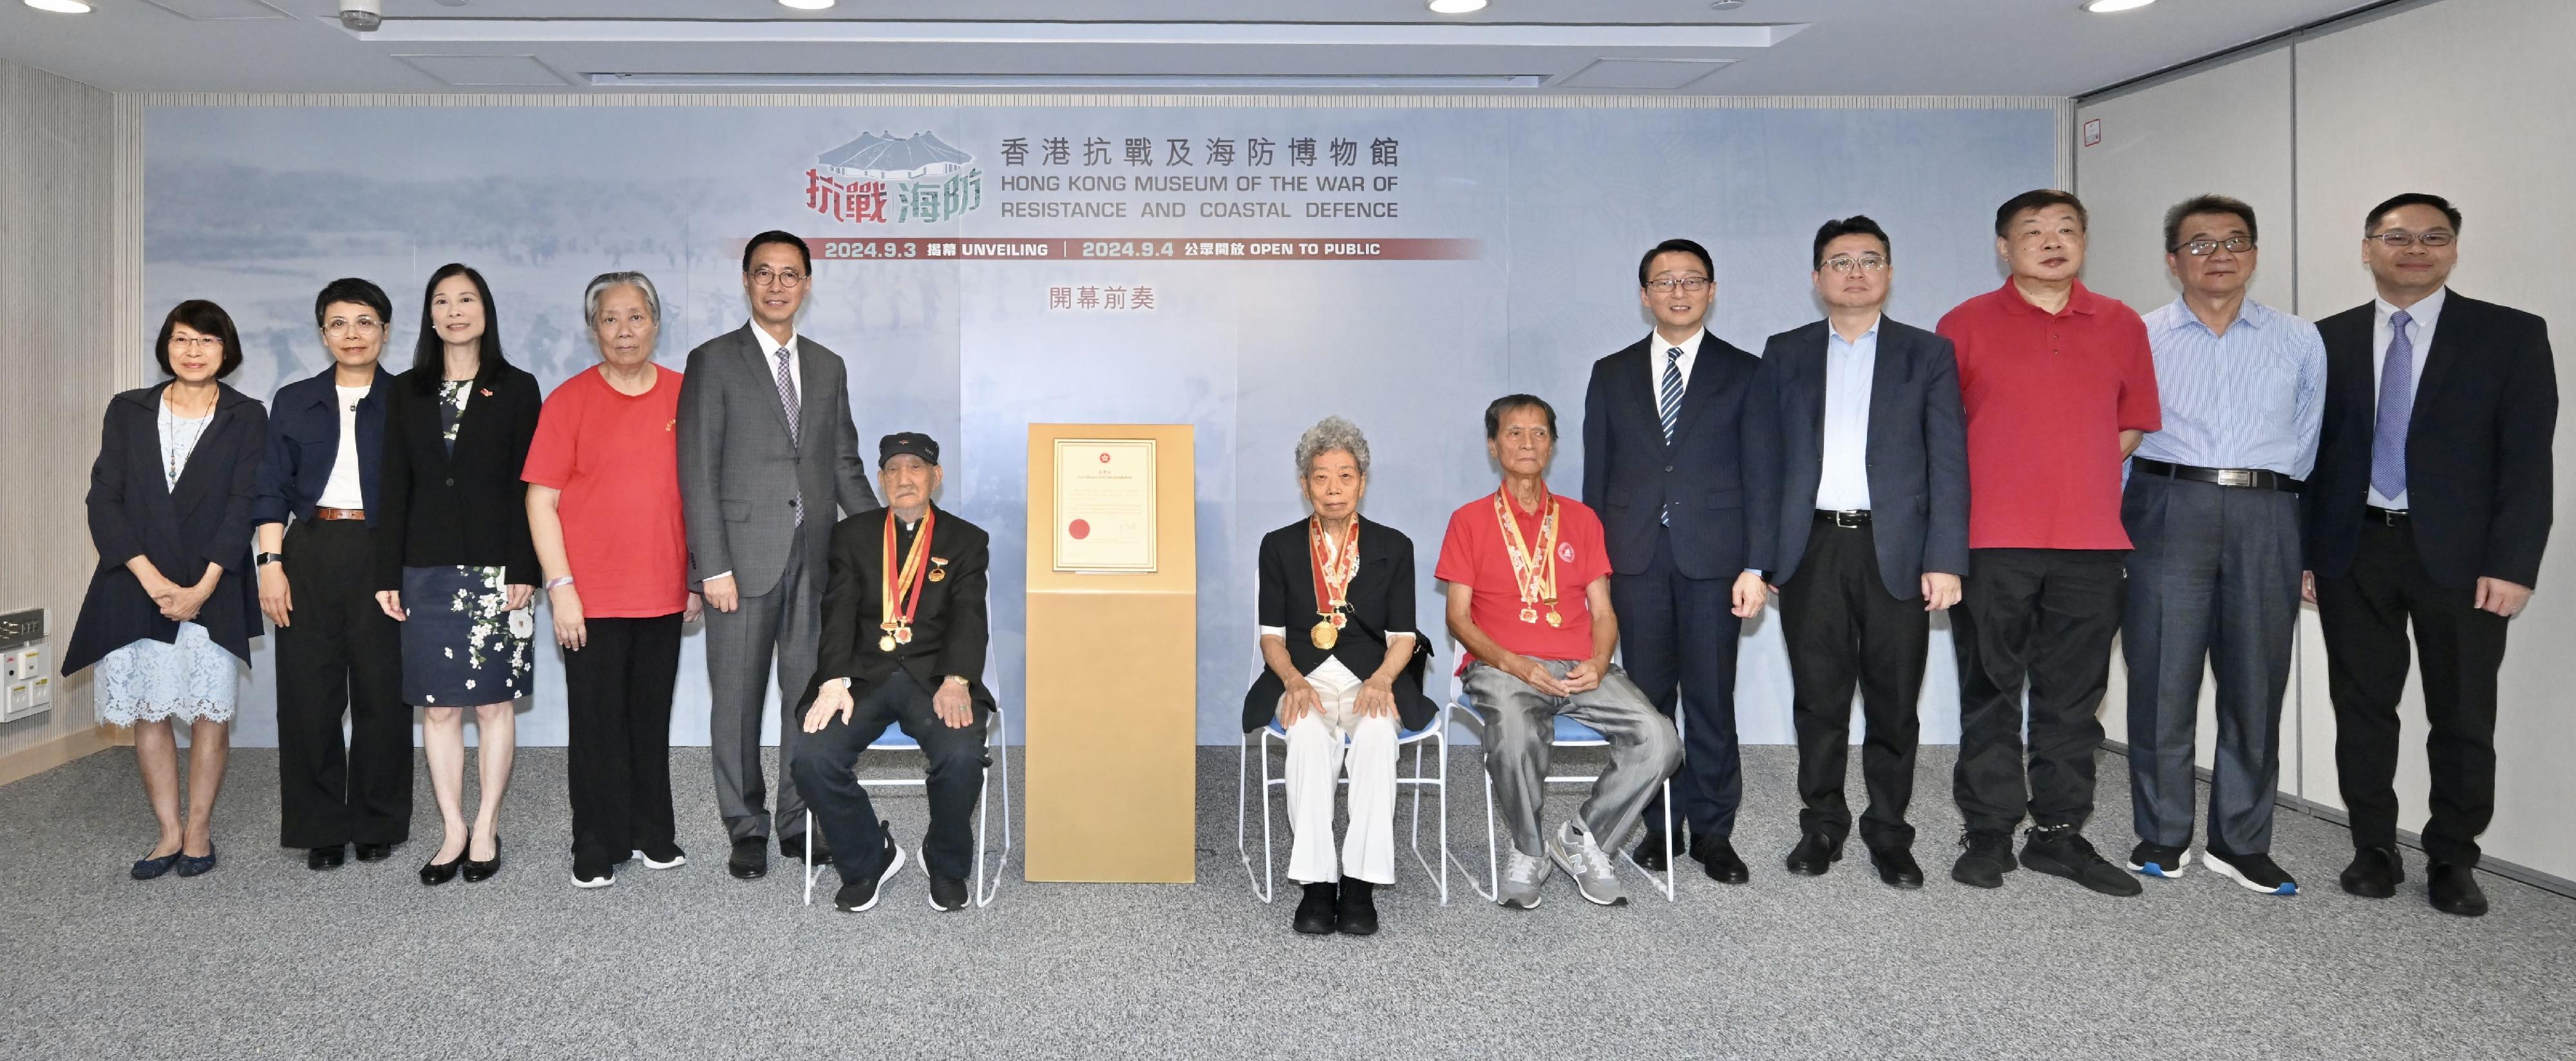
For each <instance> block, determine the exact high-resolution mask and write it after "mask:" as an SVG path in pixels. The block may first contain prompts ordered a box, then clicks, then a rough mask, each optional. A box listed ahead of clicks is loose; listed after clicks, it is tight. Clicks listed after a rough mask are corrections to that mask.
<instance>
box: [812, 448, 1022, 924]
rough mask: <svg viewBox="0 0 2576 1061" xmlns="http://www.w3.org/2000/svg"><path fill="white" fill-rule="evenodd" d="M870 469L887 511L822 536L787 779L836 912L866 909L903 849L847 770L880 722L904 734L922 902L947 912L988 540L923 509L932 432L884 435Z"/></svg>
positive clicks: (968, 825)
mask: <svg viewBox="0 0 2576 1061" xmlns="http://www.w3.org/2000/svg"><path fill="white" fill-rule="evenodd" d="M877 469H878V470H877V483H878V495H879V496H881V497H883V498H885V500H886V505H887V506H888V507H886V508H882V509H878V510H876V511H872V512H862V513H859V514H858V515H855V516H851V517H850V518H848V519H845V520H842V521H841V523H840V525H839V526H837V527H834V528H833V529H832V562H831V578H830V581H829V582H827V583H826V584H825V587H824V590H823V637H822V645H821V648H820V651H819V653H818V654H817V657H816V661H815V668H814V681H813V684H812V685H811V686H809V687H808V688H807V689H806V691H805V695H804V697H803V699H802V701H801V704H800V707H801V708H802V710H803V711H804V715H805V723H804V731H805V733H806V734H807V736H806V737H805V738H804V739H803V740H801V741H799V742H797V746H796V756H795V760H794V762H793V763H791V764H790V766H789V772H790V774H791V775H792V776H794V778H795V779H796V787H797V790H798V791H800V792H802V793H803V794H804V796H805V804H806V806H808V807H811V808H812V809H813V812H814V818H815V821H816V822H817V823H819V824H820V825H821V827H822V829H823V837H824V839H826V840H828V841H830V843H831V845H832V851H833V852H834V854H835V856H836V857H835V858H834V865H835V866H836V867H837V868H838V869H839V870H840V871H841V881H842V884H841V890H840V892H839V893H838V894H837V895H835V896H834V897H833V899H832V905H833V906H834V908H836V909H839V910H841V911H842V912H845V913H856V912H858V911H861V910H866V909H868V908H870V907H873V906H875V905H876V904H877V899H878V897H879V891H880V889H881V888H882V887H883V885H884V884H885V882H886V880H888V879H889V878H891V877H893V876H894V874H895V871H896V870H899V869H902V868H903V864H904V851H903V848H902V847H901V846H900V845H898V844H896V843H895V842H894V837H893V835H892V833H891V832H890V830H889V827H888V823H886V822H885V821H882V820H880V819H879V818H878V817H877V815H876V808H875V807H874V806H873V805H871V804H870V803H869V802H868V793H867V790H866V789H865V788H863V787H861V786H860V785H859V783H858V780H857V776H856V764H857V762H858V758H859V753H860V752H862V751H865V750H866V749H867V746H868V745H869V744H870V743H872V742H874V741H875V740H876V739H877V737H878V736H879V735H881V734H883V733H884V732H885V728H886V725H887V724H888V723H892V724H894V725H897V726H901V727H903V732H904V733H905V734H906V735H907V736H910V737H911V738H912V739H913V740H914V741H915V742H918V743H919V744H920V745H921V750H922V753H923V754H924V755H926V756H927V757H928V758H929V760H930V770H929V779H928V791H929V795H930V833H929V835H928V836H927V837H925V838H924V839H923V840H922V846H921V858H922V864H923V866H924V867H925V868H927V869H928V870H929V871H930V872H929V875H930V905H931V908H932V909H936V910H955V909H958V908H961V907H963V906H965V905H966V902H967V887H966V875H967V874H968V873H969V872H970V871H971V869H972V867H973V864H974V858H975V839H974V829H973V824H972V822H971V821H970V819H971V818H972V817H973V816H974V813H975V800H976V797H977V795H978V794H979V793H980V792H981V791H982V787H983V779H984V773H983V772H984V768H985V766H987V765H988V764H987V763H986V761H985V753H984V727H985V726H986V725H987V724H989V721H990V719H991V716H992V712H993V710H994V706H993V694H992V693H991V692H990V691H989V690H987V689H985V688H984V683H983V675H984V646H985V643H986V641H987V639H988V637H989V632H988V627H987V625H986V617H985V605H984V569H985V565H986V562H987V560H988V558H989V554H990V547H991V541H992V539H991V537H990V536H989V535H987V534H985V533H984V530H983V528H981V527H977V526H976V525H974V524H972V523H968V522H966V521H965V520H963V519H959V518H957V517H956V516H954V515H951V514H949V513H946V512H942V511H940V510H939V508H938V507H937V506H935V505H933V504H931V503H930V498H931V495H933V494H936V493H938V492H939V482H940V469H939V443H937V442H934V441H932V440H931V439H930V436H928V435H923V434H919V433H915V432H909V431H908V432H904V433H902V434H894V435H887V436H886V437H885V438H884V439H883V440H881V441H879V442H878V443H877Z"/></svg>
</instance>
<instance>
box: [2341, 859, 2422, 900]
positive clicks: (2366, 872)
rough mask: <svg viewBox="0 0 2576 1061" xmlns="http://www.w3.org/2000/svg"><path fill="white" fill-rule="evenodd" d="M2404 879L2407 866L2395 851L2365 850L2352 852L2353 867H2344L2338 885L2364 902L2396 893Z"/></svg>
mask: <svg viewBox="0 0 2576 1061" xmlns="http://www.w3.org/2000/svg"><path fill="white" fill-rule="evenodd" d="M2405 879H2406V863H2405V861H2404V860H2402V859H2399V858H2398V857H2397V849H2396V848H2393V847H2365V848H2362V849H2361V850H2359V851H2355V852H2353V853H2352V864H2351V865H2349V866H2345V867H2344V868H2343V877H2342V878H2341V879H2340V880H2338V881H2337V883H2339V884H2342V885H2343V890H2344V891H2346V892H2348V893H2351V894H2353V895H2358V896H2360V897H2362V898H2364V899H2385V898H2388V897H2390V896H2392V895H2395V894H2397V884H2398V882H2399V881H2403V880H2405Z"/></svg>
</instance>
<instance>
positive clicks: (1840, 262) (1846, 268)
mask: <svg viewBox="0 0 2576 1061" xmlns="http://www.w3.org/2000/svg"><path fill="white" fill-rule="evenodd" d="M1888 265H1889V262H1888V260H1887V259H1886V258H1883V257H1880V256H1878V255H1875V254H1868V255H1863V256H1861V257H1858V258H1854V257H1852V256H1850V255H1848V254H1837V255H1834V256H1833V257H1831V258H1827V259H1825V264H1824V271H1825V272H1829V273H1851V272H1864V273H1878V272H1885V271H1887V267H1888Z"/></svg>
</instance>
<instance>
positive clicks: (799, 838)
mask: <svg viewBox="0 0 2576 1061" xmlns="http://www.w3.org/2000/svg"><path fill="white" fill-rule="evenodd" d="M778 853H779V854H780V855H782V856H785V857H787V858H792V859H795V860H797V861H799V862H803V861H805V834H803V833H798V834H796V835H794V836H782V837H779V838H778ZM813 864H814V865H817V866H828V865H831V864H832V845H830V844H827V843H824V842H823V838H822V837H820V836H816V837H815V838H814V863H813Z"/></svg>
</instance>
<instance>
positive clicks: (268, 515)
mask: <svg viewBox="0 0 2576 1061" xmlns="http://www.w3.org/2000/svg"><path fill="white" fill-rule="evenodd" d="M337 371H338V369H337V367H336V366H334V367H332V368H326V369H323V370H322V371H321V373H320V374H319V375H313V376H307V377H305V378H303V379H299V380H296V381H295V382H293V383H289V384H287V385H285V386H283V387H279V388H278V389H277V396H276V397H273V398H271V399H269V402H268V446H267V451H266V453H264V454H263V455H262V456H261V458H260V462H259V478H258V480H257V482H258V487H257V489H256V492H255V493H254V494H253V495H252V497H251V512H250V521H251V525H252V526H258V525H260V524H263V523H284V522H286V521H287V519H288V517H290V516H291V517H293V518H295V519H299V520H303V519H312V518H313V508H314V506H315V505H316V504H319V503H320V499H321V497H322V488H323V487H325V486H328V485H330V482H331V466H332V465H333V464H336V463H338V462H339V460H340V409H339V403H340V392H339V390H338V389H337V384H335V383H334V382H333V379H332V377H333V375H334V374H335V373H336V372H337ZM394 378H395V377H394V374H393V373H391V372H387V371H385V369H384V366H383V365H381V364H380V365H377V366H376V377H375V382H374V383H373V384H372V385H371V386H370V387H369V388H368V389H367V396H366V397H364V398H360V399H358V497H359V500H360V502H361V504H362V505H363V506H364V507H365V508H366V511H367V525H368V526H370V527H372V526H375V525H376V498H377V497H378V496H379V494H378V493H377V489H378V484H377V482H376V477H377V469H379V468H382V467H383V466H384V460H383V453H384V449H385V403H386V395H387V394H388V393H389V392H391V391H392V390H393V385H394Z"/></svg>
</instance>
